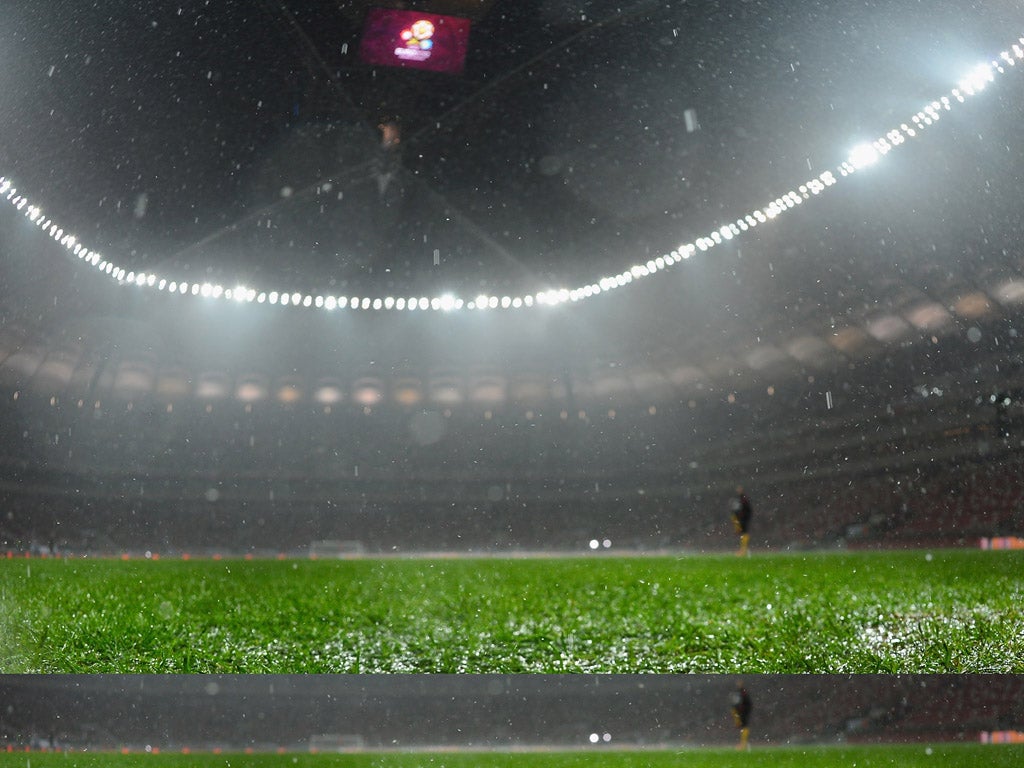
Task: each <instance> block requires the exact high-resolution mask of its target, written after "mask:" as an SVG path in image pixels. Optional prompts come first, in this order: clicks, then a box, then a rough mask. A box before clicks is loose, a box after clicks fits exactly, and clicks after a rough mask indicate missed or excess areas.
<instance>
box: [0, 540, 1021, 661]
mask: <svg viewBox="0 0 1024 768" xmlns="http://www.w3.org/2000/svg"><path fill="white" fill-rule="evenodd" d="M0 636H2V637H4V638H5V642H3V643H0V671H2V672H42V673H51V672H68V673H86V672H88V673H95V672H109V673H112V672H121V673H150V672H153V673H163V672H221V673H303V672H325V673H342V672H344V673H377V672H458V673H488V672H494V673H522V672H536V673H556V672H618V673H627V672H650V673H671V672H700V673H759V672H764V673H799V672H817V673H876V672H881V673H893V672H903V673H940V672H944V673H979V672H1014V673H1021V672H1024V552H983V551H977V550H939V551H935V552H924V551H901V552H850V553H800V554H775V555H759V556H755V557H752V558H749V559H747V558H736V557H733V556H731V555H706V556H687V557H610V556H597V557H593V558H587V557H584V558H566V559H557V558H553V559H543V558H541V559H500V558H481V559H422V560H417V559H412V560H402V559H361V560H332V561H326V560H283V561H278V560H264V561H261V560H252V561H248V560H230V561H229V560H222V561H212V560H211V561H198V560H191V561H188V562H184V561H180V560H179V561H171V560H166V559H164V560H159V561H146V560H131V561H118V560H89V559H67V560H17V559H15V560H2V561H0Z"/></svg>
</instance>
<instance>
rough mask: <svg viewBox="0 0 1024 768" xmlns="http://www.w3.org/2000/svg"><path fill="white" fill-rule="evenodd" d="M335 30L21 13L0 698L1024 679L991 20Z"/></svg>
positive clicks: (1013, 81)
mask: <svg viewBox="0 0 1024 768" xmlns="http://www.w3.org/2000/svg"><path fill="white" fill-rule="evenodd" d="M321 5H322V4H304V3H297V2H295V3H279V2H270V0H265V1H262V2H258V3H255V4H253V6H252V7H251V8H249V9H247V10H245V11H242V10H239V9H237V8H222V9H216V10H211V9H210V8H209V7H207V6H203V7H199V6H198V5H196V7H194V8H193V7H191V6H190V5H189V4H183V5H182V7H181V8H177V7H175V8H171V7H170V6H168V7H166V8H165V7H163V6H161V5H160V4H155V3H139V4H136V5H135V6H133V7H132V8H130V9H129V8H125V9H122V10H121V11H118V12H117V13H115V14H114V15H110V14H107V13H105V12H101V11H98V10H96V9H91V10H90V9H76V10H75V11H74V13H73V14H72V16H74V19H58V18H53V17H51V16H49V15H47V14H42V13H40V12H39V11H38V9H36V8H35V7H34V5H33V4H32V3H28V2H25V3H14V4H13V6H14V7H13V9H12V10H11V13H10V20H9V21H8V22H6V23H5V30H4V32H3V33H2V34H3V35H4V40H5V43H4V46H3V48H4V52H3V53H2V54H0V59H2V60H3V61H4V63H5V67H6V70H7V71H8V72H9V73H10V74H9V79H10V84H9V87H7V88H6V89H5V91H4V94H3V96H2V97H0V98H2V99H3V101H4V104H3V109H2V110H0V113H2V118H0V120H2V123H0V125H2V135H3V140H2V142H0V174H2V176H3V178H2V180H0V231H2V233H3V237H2V239H0V259H2V282H0V317H2V327H0V499H2V508H3V510H4V511H3V515H2V517H0V553H2V554H3V555H4V559H3V561H0V573H2V574H3V586H4V591H3V597H2V599H3V601H4V603H5V607H7V608H9V609H10V610H8V611H7V612H6V617H5V618H4V619H3V621H4V622H5V625H4V627H3V628H4V629H5V630H7V631H8V632H10V633H11V637H14V638H16V642H14V643H12V644H9V645H8V647H7V648H6V649H5V650H4V651H0V654H2V656H0V663H2V665H3V668H4V671H40V672H49V671H66V672H84V671H103V672H156V671H209V672H233V671H238V672H246V671H275V672H298V671H314V672H316V671H321V672H336V671H348V672H374V671H434V672H460V671H461V672H510V671H532V672H556V671H604V672H641V671H654V672H671V671H691V672H693V671H696V672H730V673H733V672H750V671H759V672H798V671H799V672H907V673H912V672H917V673H926V672H949V673H955V672H1021V671H1024V661H1022V660H1024V646H1022V640H1021V638H1022V637H1024V633H1022V631H1021V629H1022V626H1024V616H1022V613H1021V610H1020V605H1021V599H1020V598H1021V595H1022V589H1024V585H1022V579H1021V577H1020V573H1021V572H1022V570H1021V564H1022V563H1021V559H1020V558H1021V553H1020V552H1019V551H1016V552H1015V551H999V552H994V551H992V550H997V549H998V550H1004V549H1006V550H1013V549H1019V548H1020V547H1021V543H1022V537H1024V480H1022V473H1021V468H1022V462H1024V454H1022V449H1024V368H1022V358H1021V343H1022V342H1021V339H1020V331H1019V326H1020V321H1021V312H1022V305H1024V265H1022V261H1021V249H1020V225H1021V218H1020V211H1019V206H1018V199H1019V190H1018V169H1019V167H1020V164H1021V160H1020V157H1021V150H1022V143H1021V137H1020V132H1019V130H1018V121H1019V119H1020V103H1021V98H1020V97H1021V93H1022V88H1024V81H1022V79H1021V76H1022V74H1024V66H1022V65H1024V37H1022V35H1024V23H1022V21H1024V19H1022V16H1021V14H1020V12H1019V8H1018V7H1017V6H1016V4H1014V3H1011V2H1005V3H1002V2H994V3H990V4H988V5H987V6H986V8H985V9H984V10H983V11H978V10H976V9H966V8H962V7H961V4H959V3H952V2H951V3H940V4H937V6H936V7H935V8H934V9H930V10H929V12H928V14H927V17H926V18H925V16H924V15H923V12H922V11H921V10H920V9H919V8H918V7H917V5H918V4H917V3H911V2H906V3H903V2H896V3H894V2H884V3H883V2H879V3H868V4H866V5H864V4H861V5H858V6H857V7H856V8H853V7H847V6H846V5H845V4H840V3H835V4H831V3H822V4H818V6H819V7H816V8H815V9H814V12H813V13H807V12H806V8H805V5H806V4H805V3H801V2H791V3H787V2H783V3H777V2H773V3H771V4H758V3H749V4H744V5H743V7H742V9H741V10H735V9H729V8H726V7H724V5H723V7H717V6H716V7H713V8H699V9H698V8H691V7H684V6H680V7H672V5H671V4H670V5H668V6H666V5H665V4H659V3H652V2H646V1H645V0H637V1H636V2H631V3H626V4H621V3H612V2H605V1H604V0H592V1H591V2H572V1H569V0H567V1H565V2H556V1H555V0H536V2H527V3H504V2H500V0H493V1H492V2H490V1H489V2H469V1H468V0H464V1H463V0H445V1H444V2H442V0H437V2H427V3H414V4H409V5H410V6H412V7H411V8H410V7H403V8H399V7H397V6H398V5H401V4H392V5H395V7H390V8H385V9H381V8H376V9H374V8H372V7H371V5H372V4H370V3H368V2H363V1H362V0H359V1H353V2H340V3H337V4H335V5H332V6H331V10H329V11H325V10H324V9H323V8H321V7H320V6H321ZM381 5H385V6H386V5H388V4H387V3H382V4H381ZM762 5H763V6H764V7H761V6H762ZM769 5H770V13H768V6H769ZM403 14H409V15H408V19H412V17H414V16H415V17H417V19H416V21H417V23H418V22H419V21H424V20H427V19H429V20H430V21H429V28H428V27H427V26H423V25H421V26H419V27H415V25H413V26H409V27H408V30H412V29H413V28H414V27H415V29H416V30H417V31H416V32H415V35H414V34H413V33H412V32H409V35H411V37H403V38H402V40H403V41H405V42H403V43H402V44H401V45H402V46H408V48H402V51H403V55H402V56H401V57H399V58H400V59H401V61H400V62H398V61H388V60H387V57H386V56H384V54H386V53H387V50H386V48H381V47H380V45H378V42H379V40H380V39H382V38H381V37H380V35H383V34H385V32H386V31H387V29H389V27H388V26H387V25H388V24H395V23H397V24H398V25H399V27H401V26H402V25H403V24H405V23H406V20H407V17H406V16H405V15H403ZM420 16H424V19H419V17H420ZM453 19H455V20H458V21H457V22H456V21H452V20H453ZM72 23H73V25H74V29H75V34H74V35H68V34H67V28H66V27H65V25H66V24H72ZM409 23H410V24H411V23H412V22H411V21H410V22H409ZM397 28H398V27H396V29H397ZM408 30H406V29H405V28H404V27H403V34H405V32H406V31H408ZM424 30H427V31H424ZM428 32H429V34H428ZM435 33H436V35H435ZM467 35H468V37H467ZM374 41H378V42H374ZM431 46H433V47H431ZM446 46H447V47H446ZM413 48H415V50H414V51H413V52H411V53H410V52H409V51H410V50H412V49H413ZM382 51H383V53H382ZM428 54H430V56H433V57H434V58H430V56H428ZM442 54H443V55H442ZM382 56H384V59H381V57H382ZM460 57H461V58H460ZM418 64H429V67H426V68H423V67H418V66H416V65H418ZM435 65H436V66H435ZM738 486H742V487H743V488H744V492H745V493H746V494H748V495H749V498H750V499H751V502H752V506H753V522H752V527H751V544H750V546H751V553H752V555H753V556H752V557H751V558H749V559H747V558H742V559H736V558H733V557H732V553H733V551H734V550H735V549H736V547H737V536H736V534H735V532H734V530H733V522H732V520H731V518H730V513H729V501H730V499H731V498H732V497H733V496H734V495H735V493H736V488H737V487H738ZM44 560H45V562H44ZM156 561H160V562H156ZM314 561H315V562H314ZM293 571H301V573H302V574H303V575H301V576H300V575H294V574H293ZM239 580H241V581H242V582H244V583H242V584H236V583H235V582H236V581H239ZM358 585H362V587H363V588H362V589H360V588H358ZM403 607H404V608H405V610H404V611H403ZM488 608H493V615H490V614H488V612H487V611H488ZM335 611H337V612H335ZM282 616H287V617H288V618H287V621H285V622H284V624H285V626H281V623H282V620H281V617H282ZM474 616H477V617H481V618H480V621H478V622H476V623H474V621H472V620H471V619H472V617H474ZM304 625H305V626H304ZM321 625H324V626H321ZM738 626H746V627H747V628H748V629H747V632H746V633H744V632H742V631H740V630H738V629H737V627H738ZM453 628H456V629H453ZM386 630H391V631H392V634H391V635H389V634H388V631H386ZM456 630H457V631H456ZM453 634H454V635H457V636H458V637H459V638H461V639H460V640H459V642H463V643H465V645H464V646H461V647H459V646H458V643H457V642H455V641H454V640H452V638H451V635H453ZM809 637H810V638H814V648H813V649H808V648H802V647H801V646H802V643H803V644H806V641H807V639H808V638H809ZM467 638H468V639H467ZM524 638H527V639H528V640H529V642H525V640H524ZM524 645H525V646H530V647H529V648H528V650H527V651H524V652H523V653H522V654H520V651H519V649H520V648H521V647H523V646H524ZM450 647H457V650H450ZM190 649H196V650H197V652H196V653H194V654H193V653H190ZM239 649H242V650H239ZM275 649H277V650H275ZM819 650H822V651H827V653H826V654H825V655H818V651H819Z"/></svg>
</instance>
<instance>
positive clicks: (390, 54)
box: [359, 8, 469, 74]
mask: <svg viewBox="0 0 1024 768" xmlns="http://www.w3.org/2000/svg"><path fill="white" fill-rule="evenodd" d="M468 44H469V19H460V18H459V17H457V16H441V15H439V14H436V13H420V12H419V11H402V10H395V9H392V8H371V9H370V10H369V11H368V12H367V14H366V23H365V24H364V25H363V39H362V42H361V43H360V46H359V58H360V59H362V60H363V61H364V62H366V63H367V64H374V65H379V66H385V67H406V68H410V69H426V70H429V71H431V72H446V73H448V74H458V73H460V72H462V68H463V66H464V64H465V61H466V48H467V46H468Z"/></svg>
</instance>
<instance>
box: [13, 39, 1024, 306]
mask: <svg viewBox="0 0 1024 768" xmlns="http://www.w3.org/2000/svg"><path fill="white" fill-rule="evenodd" d="M1020 59H1024V37H1020V38H1018V40H1017V42H1016V43H1014V44H1013V45H1012V46H1011V47H1010V50H1007V51H1002V52H1001V53H1000V54H999V57H998V58H997V59H993V60H992V62H991V63H988V64H980V65H978V66H977V67H975V68H974V69H973V70H971V71H970V72H969V73H968V74H967V76H966V77H965V78H964V79H963V80H961V81H960V83H959V84H958V86H957V87H956V88H954V89H953V90H952V91H950V93H949V94H948V95H946V96H942V97H941V98H940V99H938V100H937V101H933V102H931V103H930V104H928V105H927V106H925V107H924V109H922V110H921V111H919V112H917V113H916V114H915V115H914V116H913V117H911V119H910V122H908V123H901V124H900V126H899V127H898V128H893V129H892V130H890V131H888V132H886V134H885V135H884V136H882V137H880V138H878V139H875V140H874V141H872V142H870V143H864V144H860V145H858V146H856V147H854V149H853V150H852V151H851V152H850V155H849V156H848V158H847V159H846V160H844V161H843V162H842V163H841V164H840V165H839V167H838V168H837V172H838V174H839V176H840V177H846V176H850V175H852V174H854V173H856V172H857V171H859V170H861V169H862V168H865V167H867V166H870V165H873V164H874V163H875V162H877V161H878V160H879V158H881V157H883V156H884V155H887V154H888V153H889V152H891V151H892V150H893V149H895V148H896V147H898V146H900V145H901V144H903V143H904V142H906V140H907V139H908V138H910V139H912V138H915V137H917V136H918V135H919V134H920V133H921V132H922V131H924V130H925V129H926V128H927V127H929V126H931V125H933V124H934V123H936V122H938V121H939V119H940V117H941V114H942V113H943V112H948V111H949V110H950V109H951V108H952V103H953V101H956V102H958V103H961V104H962V103H964V101H965V100H966V97H968V96H974V95H975V94H977V93H979V92H981V91H982V90H984V89H985V87H986V86H987V85H988V84H989V83H991V82H993V81H994V80H995V75H996V73H998V74H1003V73H1004V72H1005V71H1006V68H1007V67H1013V66H1015V65H1016V62H1017V61H1018V60H1020ZM837 182H838V179H837V178H836V176H835V174H833V172H832V171H825V172H824V173H822V174H820V175H819V176H817V177H815V178H813V179H810V180H809V181H807V182H805V183H804V184H801V185H800V186H799V187H797V189H796V190H795V191H792V190H791V191H789V192H786V193H785V194H784V195H782V196H780V197H778V198H776V199H775V200H773V201H771V202H770V203H768V205H766V206H764V207H763V208H758V209H757V210H754V211H752V212H750V213H748V214H747V215H746V216H743V217H741V218H739V219H737V220H736V221H735V222H731V223H729V224H725V225H723V226H722V227H719V228H718V229H716V230H714V231H712V232H710V233H709V234H708V235H706V236H703V237H698V238H697V239H696V240H694V241H693V242H692V243H686V244H684V245H681V246H679V247H678V248H676V249H675V250H673V251H671V252H669V253H666V254H664V255H663V256H659V257H657V258H656V259H651V260H649V261H648V262H647V263H646V264H636V265H634V266H632V267H630V268H629V269H627V270H625V271H623V272H620V273H619V274H617V275H611V276H607V277H602V278H601V279H600V280H597V281H596V282H593V283H591V284H589V285H584V286H581V287H577V288H572V289H568V288H559V289H549V290H546V291H541V292H539V293H536V294H528V295H524V296H508V295H506V296H500V297H499V296H490V295H486V294H481V295H479V296H477V297H476V298H475V299H472V300H470V301H465V300H463V299H461V298H459V297H457V296H454V295H452V294H450V293H447V294H444V295H442V296H435V297H433V298H428V297H425V296H419V297H408V298H406V297H397V298H396V297H393V296H387V297H370V296H325V295H313V294H303V293H298V292H291V293H289V292H286V291H257V290H256V289H255V288H249V287H247V286H242V285H239V286H236V287H234V288H225V287H224V286H222V285H217V284H213V283H191V282H188V281H186V280H181V281H177V280H169V279H167V278H165V277H161V276H159V275H156V274H154V273H151V272H134V271H130V270H126V269H125V268H124V267H121V266H119V265H117V264H115V263H114V262H112V261H109V260H107V259H105V258H104V257H103V256H102V255H101V254H99V253H97V252H96V251H93V250H90V249H88V248H86V247H85V246H84V245H82V244H81V243H80V242H79V241H78V238H77V237H76V236H74V235H73V234H71V233H69V232H65V230H64V229H63V228H61V227H60V226H59V225H58V224H57V223H56V222H54V221H53V220H52V219H51V218H49V217H48V216H46V215H45V214H44V213H43V211H42V210H41V209H40V208H39V207H38V206H35V205H33V204H31V203H30V202H29V200H28V198H27V197H25V196H24V195H20V194H18V191H17V189H16V188H15V187H14V186H13V185H12V183H11V181H10V179H7V178H5V177H3V176H0V196H3V197H4V198H5V199H6V200H7V201H8V202H9V203H10V204H11V205H13V206H14V207H15V208H16V209H17V210H19V211H22V212H23V213H24V214H25V216H27V217H28V219H29V220H30V221H31V222H32V223H33V224H35V225H36V226H38V227H39V228H40V229H41V230H42V231H43V232H45V233H46V234H47V235H48V236H49V237H51V238H53V239H54V240H55V241H57V242H58V243H60V244H61V245H62V246H63V247H65V248H66V249H67V250H68V251H70V252H71V253H73V254H74V255H75V256H77V257H78V258H79V259H81V260H82V261H83V262H84V263H86V264H89V265H91V266H92V267H95V268H96V269H98V270H99V271H100V272H102V273H104V274H106V275H109V276H110V277H111V278H112V279H114V280H116V281H117V282H118V283H120V284H122V285H136V286H139V287H141V288H155V289H157V290H160V291H165V292H167V293H171V294H180V295H191V296H197V297H202V298H210V299H223V300H226V301H235V302H238V303H253V302H255V303H257V304H270V305H272V306H282V307H288V306H292V307H307V308H309V307H315V308H317V309H325V310H328V311H330V310H335V309H355V310H408V311H427V310H431V311H435V312H451V311H454V310H460V309H463V308H466V309H477V310H487V309H499V308H500V309H519V308H522V307H534V306H557V305H560V304H564V303H566V302H579V301H582V300H584V299H589V298H591V297H593V296H597V295H599V294H602V293H607V292H608V291H611V290H614V289H616V288H622V287H624V286H627V285H630V284H631V283H633V282H634V281H635V280H640V279H641V278H645V277H649V276H651V275H654V274H658V273H659V272H661V271H663V270H665V269H668V268H669V267H671V266H674V265H675V264H678V263H680V262H682V261H685V260H687V259H689V258H690V257H691V256H693V255H694V254H696V253H698V252H699V253H704V252H707V251H709V250H711V249H712V248H714V247H715V246H717V245H720V244H721V243H723V242H726V241H729V240H732V239H733V238H734V237H737V236H738V235H740V234H742V233H744V232H746V231H748V230H750V229H754V228H755V227H757V226H758V225H760V224H765V223H767V222H769V221H772V220H773V219H775V218H777V217H778V216H780V215H781V214H783V213H785V212H786V211H788V210H790V209H792V208H795V207H797V206H798V205H800V204H801V203H803V201H804V200H808V199H810V198H811V197H813V196H817V195H819V194H821V193H822V192H823V191H825V190H826V189H828V188H829V187H831V186H833V185H835V184H836V183H837Z"/></svg>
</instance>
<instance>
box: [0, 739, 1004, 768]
mask: <svg viewBox="0 0 1024 768" xmlns="http://www.w3.org/2000/svg"><path fill="white" fill-rule="evenodd" d="M26 759H29V760H30V762H29V764H30V766H31V768H50V767H51V766H54V767H56V766H60V768H135V766H145V767H146V768H192V767H194V768H264V766H266V767H267V768H269V767H270V766H279V765H291V766H295V768H528V767H529V766H537V765H542V766H544V768H670V767H671V768H677V767H678V766H687V768H840V767H842V768H849V767H850V766H867V767H868V768H879V767H880V766H890V765H891V766H901V767H905V768H915V767H916V766H927V767H928V768H939V766H942V768H973V767H974V766H978V765H986V766H1003V765H1005V766H1011V765H1021V762H1022V761H1024V746H1020V745H983V744H930V745H925V744H913V745H881V746H863V747H846V746H843V747H771V748H761V749H756V748H755V749H753V750H751V751H749V752H737V751H736V750H731V749H686V750H682V751H679V750H664V751H650V750H645V751H636V752H629V751H607V752H596V751H594V752H531V753H525V752H519V753H513V752H465V753H451V752H444V753H440V752H414V753H362V754H346V755H326V754H316V755H312V754H307V753H290V754H285V755H276V754H275V755H269V754H256V755H247V754H220V755H213V754H190V755H180V754H176V755H172V754H159V755H153V754H145V753H142V754H130V755H122V754H111V753H100V754H87V753H70V754H59V753H45V754H44V753H38V752H33V753H31V754H23V753H14V754H0V768H7V766H10V767H11V768H25V765H26Z"/></svg>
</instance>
